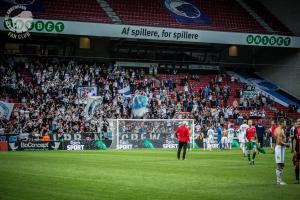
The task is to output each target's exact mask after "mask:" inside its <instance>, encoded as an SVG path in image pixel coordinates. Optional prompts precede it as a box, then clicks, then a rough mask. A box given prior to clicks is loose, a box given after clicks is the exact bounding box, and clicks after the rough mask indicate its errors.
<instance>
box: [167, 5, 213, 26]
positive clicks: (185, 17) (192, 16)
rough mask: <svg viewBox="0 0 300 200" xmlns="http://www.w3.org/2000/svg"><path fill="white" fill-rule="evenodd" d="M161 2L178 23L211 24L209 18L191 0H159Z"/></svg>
mask: <svg viewBox="0 0 300 200" xmlns="http://www.w3.org/2000/svg"><path fill="white" fill-rule="evenodd" d="M161 3H162V4H163V6H164V8H165V9H166V10H167V11H168V12H169V13H170V14H171V15H172V16H173V17H174V18H175V19H176V21H177V22H179V23H193V24H205V25H211V24H212V21H211V19H210V18H209V17H208V16H207V15H205V14H204V13H203V12H202V11H201V9H200V8H199V7H198V6H197V5H196V4H195V3H194V2H193V1H192V0H161Z"/></svg>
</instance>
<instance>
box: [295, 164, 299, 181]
mask: <svg viewBox="0 0 300 200" xmlns="http://www.w3.org/2000/svg"><path fill="white" fill-rule="evenodd" d="M295 175H296V180H297V181H299V167H296V168H295Z"/></svg>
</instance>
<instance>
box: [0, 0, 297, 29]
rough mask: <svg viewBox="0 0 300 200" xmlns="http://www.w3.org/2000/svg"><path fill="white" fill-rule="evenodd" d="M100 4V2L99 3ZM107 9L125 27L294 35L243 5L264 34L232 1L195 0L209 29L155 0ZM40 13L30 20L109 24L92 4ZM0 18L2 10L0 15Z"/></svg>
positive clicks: (130, 0) (257, 6)
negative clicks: (184, 20)
mask: <svg viewBox="0 0 300 200" xmlns="http://www.w3.org/2000/svg"><path fill="white" fill-rule="evenodd" d="M103 1H104V0H103ZM106 2H107V5H108V6H110V8H111V9H112V11H113V12H114V13H115V14H116V15H117V16H118V17H119V18H120V19H121V23H123V24H129V25H145V26H158V27H174V28H188V29H203V30H213V31H229V32H248V33H262V34H274V33H275V34H284V35H294V34H293V33H292V32H291V31H290V30H289V29H288V28H287V27H286V26H284V25H283V24H282V23H281V22H280V21H279V20H278V19H277V18H276V17H275V16H274V15H273V14H272V13H271V12H270V11H268V10H267V8H265V7H264V6H263V5H262V4H261V3H259V2H256V1H245V2H246V3H247V4H248V5H249V6H250V8H251V9H252V10H253V11H254V12H256V14H258V15H259V16H260V17H261V18H262V19H263V20H264V21H265V22H266V23H267V24H268V25H269V26H270V27H271V28H273V30H274V31H273V32H269V31H268V30H266V29H265V28H264V27H263V26H262V25H261V24H260V23H259V22H258V21H257V20H256V19H255V18H254V17H253V16H251V15H250V14H249V13H248V12H247V11H246V10H245V9H244V8H243V7H242V6H241V5H240V4H239V3H238V2H237V1H235V0H226V1H225V0H210V1H206V0H195V1H194V2H195V3H196V5H197V6H198V7H199V8H200V9H201V10H202V11H203V12H204V13H205V14H206V15H207V16H208V17H209V18H210V19H211V20H212V24H211V25H204V24H195V23H180V22H178V21H176V19H175V18H174V17H172V16H171V14H170V13H169V12H168V11H167V10H166V9H165V8H164V6H163V5H162V3H161V2H160V1H159V0H153V1H147V0H139V1H134V0H122V1H120V0H106ZM41 4H42V5H43V8H44V9H43V11H35V12H34V17H35V18H41V19H56V20H68V21H86V22H99V23H112V21H113V20H112V19H111V16H108V15H107V13H106V12H105V11H104V10H103V9H102V8H101V6H100V4H99V3H98V2H97V1H96V0H87V1H84V3H82V2H81V1H79V0H75V1H72V0H62V1H59V0H53V1H46V0H42V1H41ZM0 14H1V15H2V16H4V15H5V14H6V10H2V11H1V12H0Z"/></svg>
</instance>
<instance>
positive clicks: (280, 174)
mask: <svg viewBox="0 0 300 200" xmlns="http://www.w3.org/2000/svg"><path fill="white" fill-rule="evenodd" d="M282 172H283V169H280V168H277V169H276V178H277V182H281V176H282Z"/></svg>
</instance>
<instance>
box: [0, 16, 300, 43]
mask: <svg viewBox="0 0 300 200" xmlns="http://www.w3.org/2000/svg"><path fill="white" fill-rule="evenodd" d="M4 20H5V18H4V17H0V31H8V34H9V30H8V28H7V27H5V23H4ZM29 32H30V33H47V34H67V35H84V36H98V37H114V38H130V39H142V40H145V39H146V40H159V41H175V42H192V43H214V44H230V45H250V46H272V47H290V48H300V37H294V36H284V35H266V34H257V33H237V32H222V31H206V30H199V29H178V28H166V27H165V28H164V27H150V26H133V25H122V24H101V23H89V22H73V21H72V22H71V21H58V20H44V19H34V20H33V22H32V26H31V27H30V31H29Z"/></svg>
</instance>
